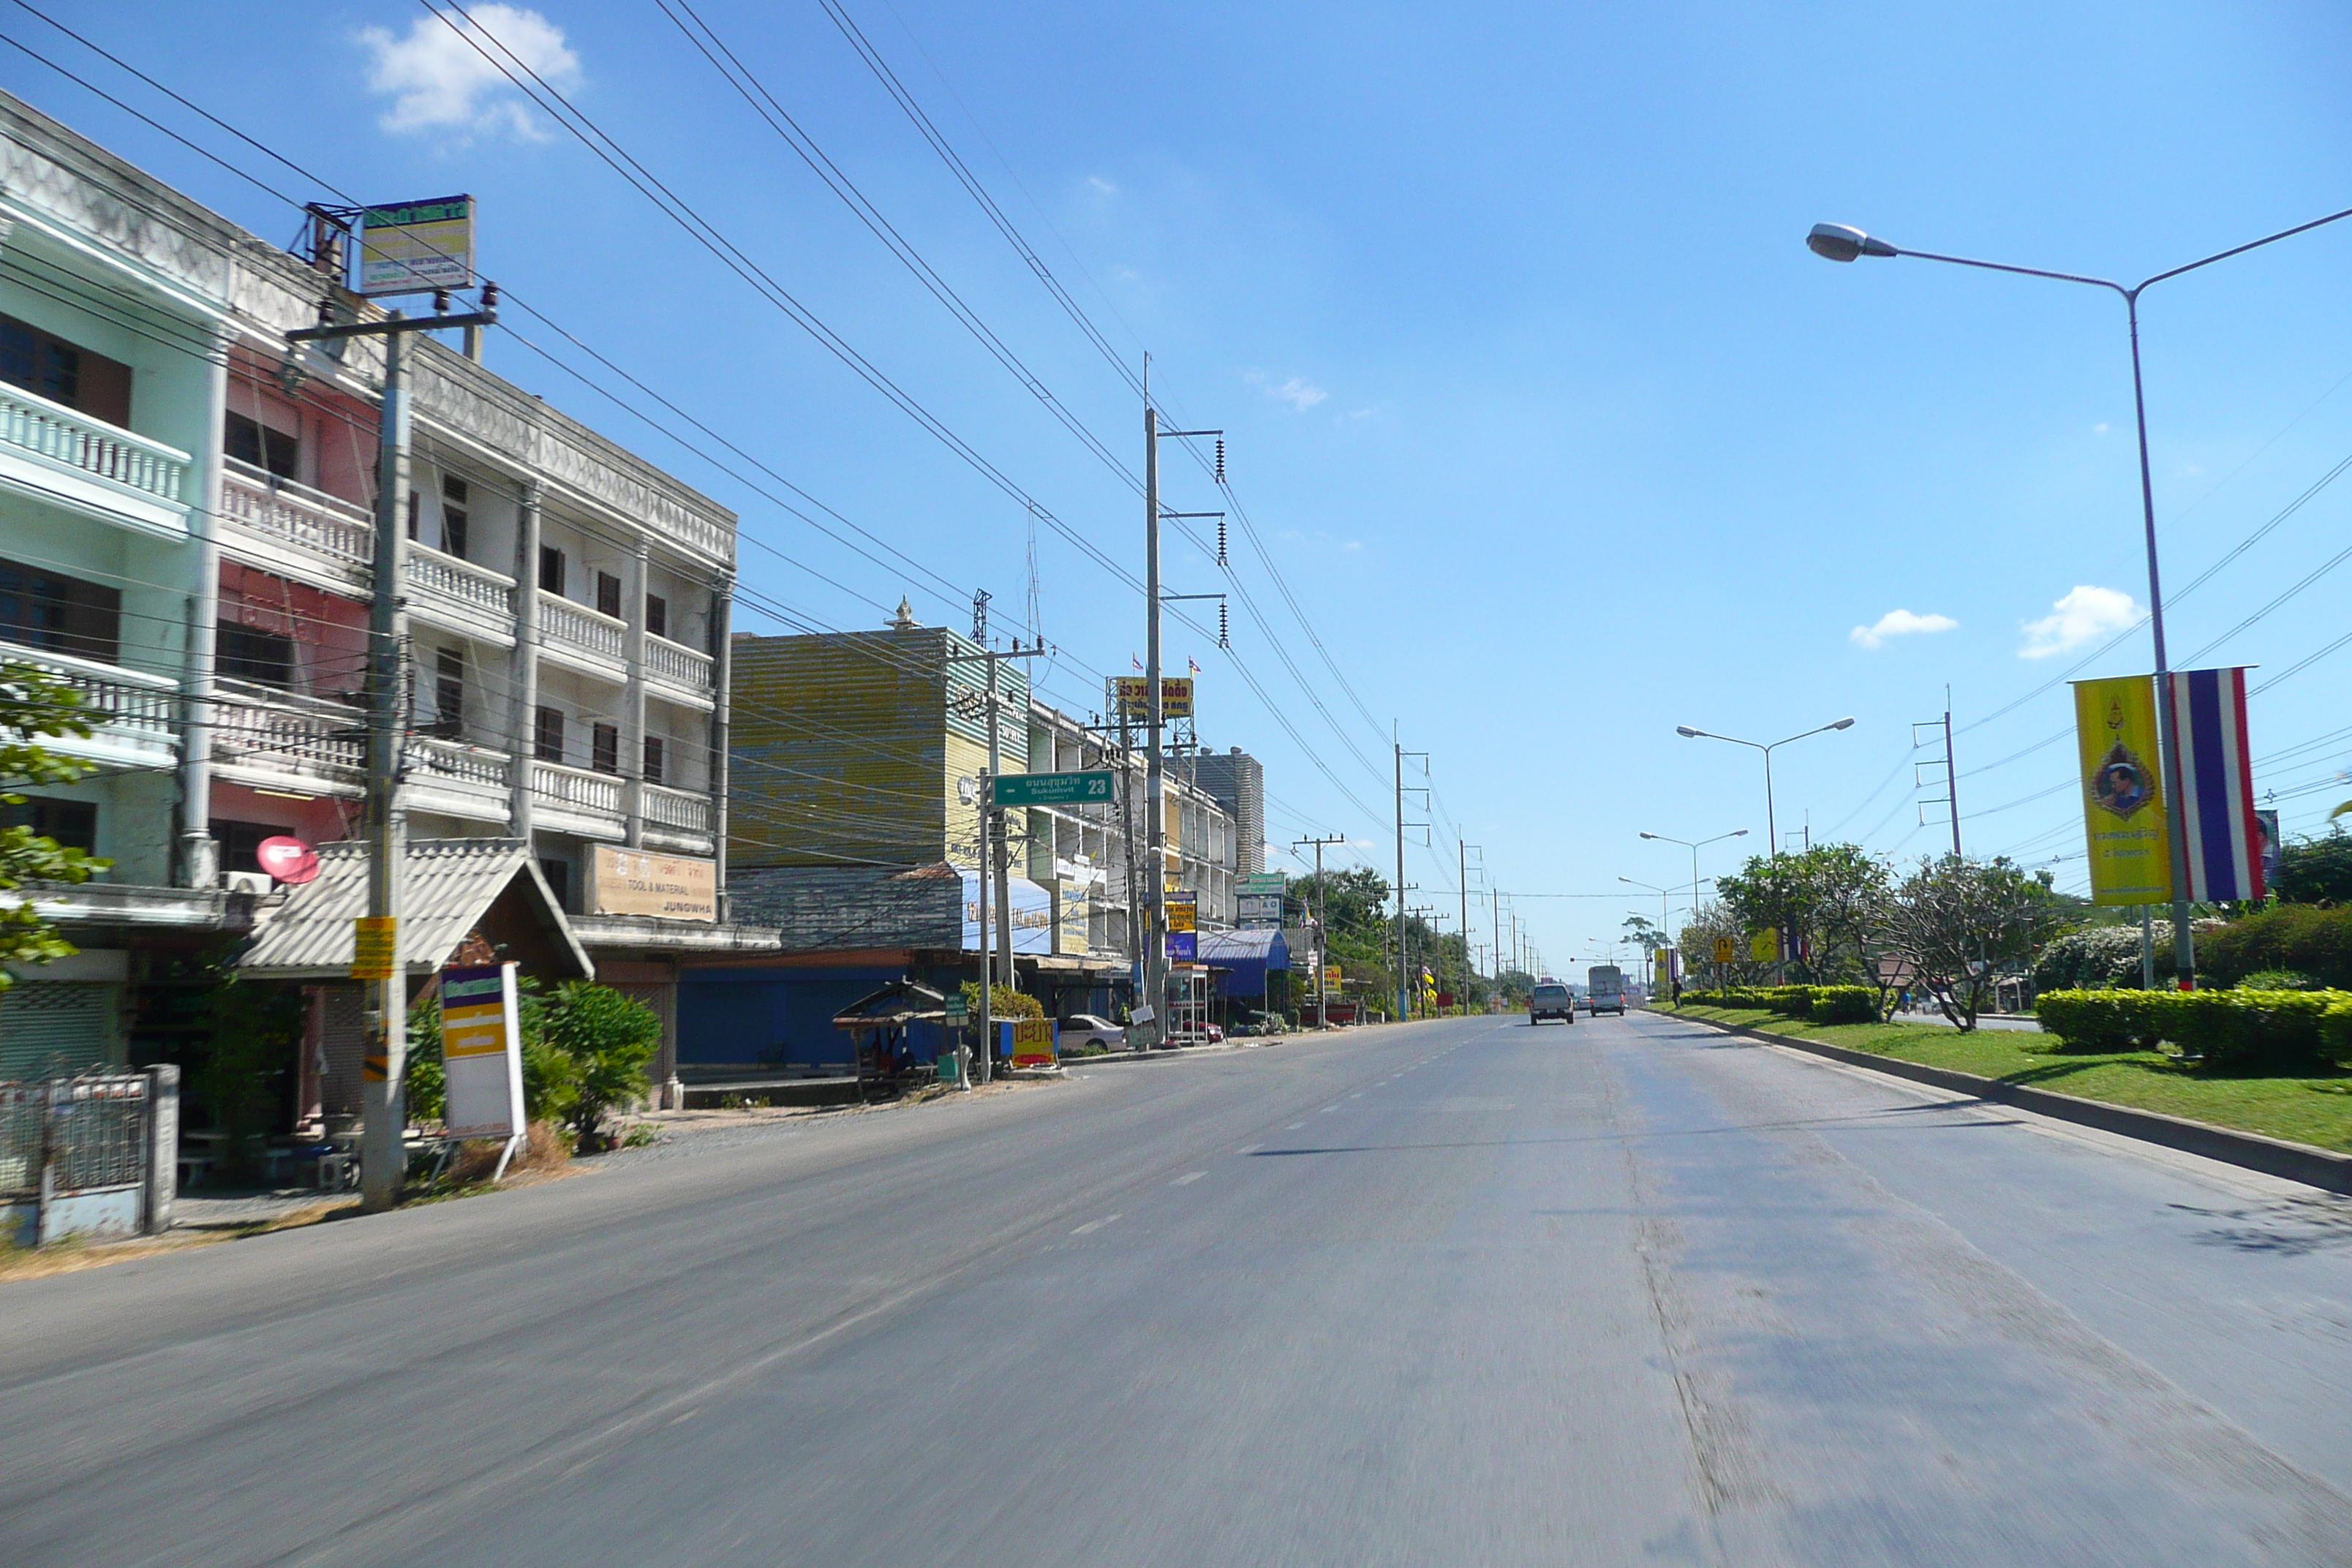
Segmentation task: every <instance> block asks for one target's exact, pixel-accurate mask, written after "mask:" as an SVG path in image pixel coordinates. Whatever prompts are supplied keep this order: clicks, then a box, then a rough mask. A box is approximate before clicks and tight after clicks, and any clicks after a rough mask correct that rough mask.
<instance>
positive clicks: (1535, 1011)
mask: <svg viewBox="0 0 2352 1568" xmlns="http://www.w3.org/2000/svg"><path fill="white" fill-rule="evenodd" d="M1546 1018H1558V1019H1559V1021H1560V1022H1561V1023H1563V1024H1573V1023H1575V1022H1576V998H1575V997H1574V996H1572V995H1570V994H1569V990H1568V987H1567V986H1565V985H1563V984H1560V983H1559V981H1557V980H1538V981H1537V982H1536V988H1535V990H1534V991H1533V992H1532V993H1530V994H1528V1024H1530V1025H1535V1024H1540V1023H1542V1022H1543V1021H1544V1020H1545V1019H1546Z"/></svg>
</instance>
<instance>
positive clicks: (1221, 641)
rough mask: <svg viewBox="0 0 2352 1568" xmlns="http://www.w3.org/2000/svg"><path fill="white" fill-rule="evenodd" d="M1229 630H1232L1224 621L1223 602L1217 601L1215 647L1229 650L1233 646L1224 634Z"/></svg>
mask: <svg viewBox="0 0 2352 1568" xmlns="http://www.w3.org/2000/svg"><path fill="white" fill-rule="evenodd" d="M1231 629H1232V628H1231V627H1230V626H1229V625H1228V624H1227V622H1226V619H1225V605H1224V602H1223V600H1219V601H1218V603H1217V646H1218V647H1222V648H1231V647H1233V646H1234V645H1233V643H1232V642H1231V641H1229V640H1228V639H1227V637H1226V636H1225V634H1226V633H1227V632H1228V631H1229V630H1231Z"/></svg>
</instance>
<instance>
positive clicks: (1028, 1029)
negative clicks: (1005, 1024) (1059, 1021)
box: [1013, 1018, 1054, 1068]
mask: <svg viewBox="0 0 2352 1568" xmlns="http://www.w3.org/2000/svg"><path fill="white" fill-rule="evenodd" d="M1053 1060H1054V1021H1053V1020H1052V1019H1051V1018H1019V1019H1015V1020H1014V1021H1013V1066H1014V1067H1017V1068H1027V1067H1046V1066H1050V1065H1051V1064H1052V1062H1053Z"/></svg>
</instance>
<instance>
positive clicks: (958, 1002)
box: [940, 990, 971, 1089]
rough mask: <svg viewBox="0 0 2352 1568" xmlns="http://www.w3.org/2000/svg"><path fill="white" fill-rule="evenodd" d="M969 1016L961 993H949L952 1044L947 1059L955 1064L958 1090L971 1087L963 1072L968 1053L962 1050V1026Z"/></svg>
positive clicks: (969, 1080) (949, 1029)
mask: <svg viewBox="0 0 2352 1568" xmlns="http://www.w3.org/2000/svg"><path fill="white" fill-rule="evenodd" d="M970 1018H971V1009H970V1008H968V1007H966V1006H965V1005H963V993H962V992H961V990H957V991H950V992H949V993H948V1001H947V1026H948V1033H949V1035H950V1037H952V1038H953V1042H954V1043H953V1044H951V1045H950V1046H949V1047H948V1055H949V1058H950V1059H952V1060H953V1061H954V1063H955V1086H956V1087H957V1088H958V1089H970V1088H971V1078H970V1077H969V1076H968V1075H967V1074H966V1072H965V1070H964V1062H965V1059H966V1057H967V1055H968V1053H967V1052H966V1050H965V1048H964V1043H963V1031H964V1026H965V1023H966V1021H967V1020H969V1019H970ZM947 1076H948V1075H947V1074H946V1073H944V1072H942V1073H941V1074H940V1077H941V1078H945V1077H947Z"/></svg>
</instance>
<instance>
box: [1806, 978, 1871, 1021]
mask: <svg viewBox="0 0 2352 1568" xmlns="http://www.w3.org/2000/svg"><path fill="white" fill-rule="evenodd" d="M1812 1014H1813V1021H1814V1022H1815V1023H1817V1024H1875V1023H1877V1022H1878V993H1877V992H1875V991H1874V990H1872V989H1871V988H1870V987H1869V986H1867V985H1816V986H1814V987H1813V1009H1812Z"/></svg>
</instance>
